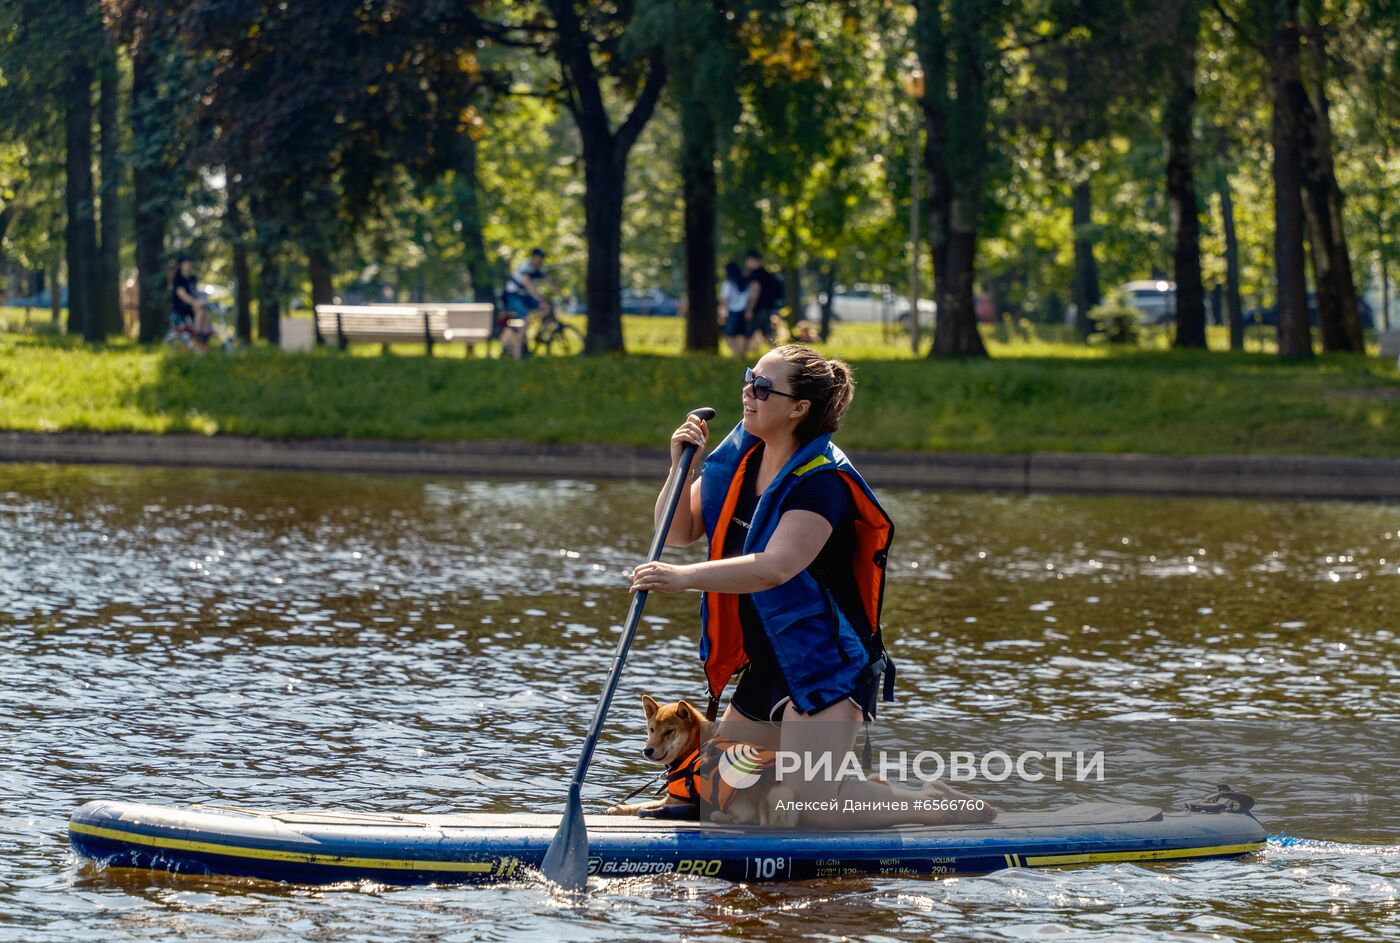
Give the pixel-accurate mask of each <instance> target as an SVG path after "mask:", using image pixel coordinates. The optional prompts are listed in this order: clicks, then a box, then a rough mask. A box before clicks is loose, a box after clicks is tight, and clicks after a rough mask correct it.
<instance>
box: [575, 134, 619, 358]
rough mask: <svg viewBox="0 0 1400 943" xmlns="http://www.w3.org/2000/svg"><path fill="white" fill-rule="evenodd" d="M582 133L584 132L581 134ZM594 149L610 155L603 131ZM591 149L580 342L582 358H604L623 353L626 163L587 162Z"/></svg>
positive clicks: (585, 174) (587, 172)
mask: <svg viewBox="0 0 1400 943" xmlns="http://www.w3.org/2000/svg"><path fill="white" fill-rule="evenodd" d="M580 130H582V129H580ZM590 136H591V137H593V138H595V139H598V140H595V142H594V145H593V150H595V151H597V150H600V149H605V150H606V151H607V152H608V153H609V155H611V152H612V150H613V147H612V141H611V140H610V139H608V140H602V139H603V138H609V137H610V136H609V135H608V134H607V130H606V126H604V128H603V129H602V130H601V131H594V132H593V134H592V135H585V141H586V140H587V139H588V137H590ZM589 150H590V148H589V146H588V145H587V144H586V143H585V145H584V149H583V152H584V171H583V177H584V195H583V232H584V238H585V240H586V241H587V243H588V267H587V284H586V286H585V288H584V302H585V304H586V305H587V306H588V332H587V334H586V336H585V337H584V344H583V349H584V352H585V353H589V354H602V353H607V352H609V351H618V352H619V353H621V352H623V351H624V350H625V348H624V346H623V341H622V312H621V310H620V307H619V305H620V303H621V298H620V294H621V291H622V197H623V185H624V180H625V179H626V172H627V168H626V161H625V159H624V160H623V162H622V166H614V165H613V164H612V162H611V161H605V159H604V158H603V157H600V156H597V155H596V154H595V156H594V157H593V159H592V160H591V161H590V160H589V158H588V153H589Z"/></svg>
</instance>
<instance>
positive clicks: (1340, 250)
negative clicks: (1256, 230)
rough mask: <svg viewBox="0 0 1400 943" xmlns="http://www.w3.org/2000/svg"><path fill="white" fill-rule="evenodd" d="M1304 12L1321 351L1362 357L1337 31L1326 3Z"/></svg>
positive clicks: (1307, 192)
mask: <svg viewBox="0 0 1400 943" xmlns="http://www.w3.org/2000/svg"><path fill="white" fill-rule="evenodd" d="M1301 12H1302V14H1303V16H1304V22H1305V23H1306V33H1305V35H1306V37H1307V43H1306V53H1307V55H1306V57H1305V59H1304V63H1303V67H1304V74H1305V77H1306V82H1305V85H1306V88H1307V98H1306V99H1305V100H1304V102H1303V108H1302V116H1301V118H1302V120H1301V125H1302V129H1303V135H1302V158H1303V161H1302V164H1303V197H1304V199H1303V210H1304V213H1305V215H1306V217H1307V223H1308V234H1309V245H1310V248H1311V250H1312V252H1311V257H1312V265H1313V278H1314V281H1315V282H1316V289H1317V320H1318V324H1319V326H1320V327H1321V329H1322V331H1321V333H1322V349H1323V350H1326V351H1348V352H1352V353H1362V352H1364V351H1365V341H1364V339H1363V337H1362V334H1361V314H1360V311H1359V309H1358V306H1357V297H1356V281H1355V278H1354V277H1353V274H1352V267H1351V252H1350V251H1349V249H1348V247H1347V236H1346V222H1345V219H1344V216H1343V206H1342V202H1343V201H1342V189H1341V186H1340V185H1339V184H1338V183H1337V172H1336V166H1335V161H1334V160H1333V143H1332V142H1333V133H1332V106H1331V100H1330V94H1329V92H1328V85H1329V84H1330V80H1331V73H1332V72H1333V70H1334V66H1333V64H1332V61H1331V56H1330V55H1329V54H1328V43H1329V40H1330V38H1331V34H1332V33H1334V32H1335V31H1336V29H1337V28H1338V26H1337V24H1336V23H1333V22H1330V21H1329V18H1328V15H1327V12H1326V11H1325V10H1324V5H1323V3H1322V2H1321V0H1307V2H1306V3H1305V4H1304V6H1303V9H1302V11H1301Z"/></svg>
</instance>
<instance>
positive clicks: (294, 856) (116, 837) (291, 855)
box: [68, 822, 505, 873]
mask: <svg viewBox="0 0 1400 943" xmlns="http://www.w3.org/2000/svg"><path fill="white" fill-rule="evenodd" d="M68 830H69V831H70V832H77V833H79V834H81V835H91V836H93V837H94V838H106V839H110V840H112V841H120V842H126V843H127V844H132V845H146V846H149V847H151V848H169V849H171V850H172V851H199V852H204V853H205V854H211V855H227V856H229V857H232V858H257V859H260V860H263V861H292V862H296V863H298V864H328V865H336V866H339V867H344V868H375V869H378V870H382V871H467V872H477V873H489V872H490V871H491V870H492V868H496V867H498V865H497V862H495V861H414V860H409V859H404V858H350V857H346V856H343V855H318V854H315V853H314V852H309V851H277V850H274V849H270V848H245V847H243V846H242V845H222V844H218V843H216V842H205V841H190V840H189V839H187V838H162V837H159V836H156V835H142V834H139V833H136V832H124V831H122V830H121V829H118V828H100V827H98V826H96V825H82V824H80V823H77V822H69V823H68ZM504 863H505V859H502V861H501V865H504Z"/></svg>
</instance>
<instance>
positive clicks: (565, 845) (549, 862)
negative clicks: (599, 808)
mask: <svg viewBox="0 0 1400 943" xmlns="http://www.w3.org/2000/svg"><path fill="white" fill-rule="evenodd" d="M540 871H541V872H542V873H543V874H544V876H545V877H546V878H548V879H549V880H551V881H553V882H554V883H555V884H558V885H559V886H560V887H562V888H563V889H564V890H566V891H582V890H583V889H584V886H585V885H586V884H587V883H588V829H587V828H586V827H585V826H584V822H583V803H582V802H581V801H580V800H579V790H578V787H577V786H572V787H570V789H569V799H568V801H567V802H566V803H564V817H563V818H562V819H561V820H560V821H559V831H557V832H555V833H554V840H553V841H551V842H550V843H549V850H548V851H546V852H545V853H544V861H543V862H541V863H540Z"/></svg>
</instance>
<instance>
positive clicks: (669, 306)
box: [622, 288, 681, 317]
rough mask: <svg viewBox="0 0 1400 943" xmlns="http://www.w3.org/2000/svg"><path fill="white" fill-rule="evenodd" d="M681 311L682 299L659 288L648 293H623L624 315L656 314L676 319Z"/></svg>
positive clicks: (625, 291) (647, 291)
mask: <svg viewBox="0 0 1400 943" xmlns="http://www.w3.org/2000/svg"><path fill="white" fill-rule="evenodd" d="M680 311H681V302H680V299H679V298H676V297H674V296H672V295H668V294H666V293H665V292H664V291H662V290H660V289H659V288H649V289H647V290H646V291H627V290H625V289H624V290H623V292H622V313H623V314H655V315H661V316H664V317H675V316H676V315H677V314H680Z"/></svg>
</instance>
